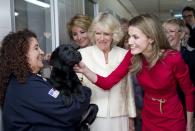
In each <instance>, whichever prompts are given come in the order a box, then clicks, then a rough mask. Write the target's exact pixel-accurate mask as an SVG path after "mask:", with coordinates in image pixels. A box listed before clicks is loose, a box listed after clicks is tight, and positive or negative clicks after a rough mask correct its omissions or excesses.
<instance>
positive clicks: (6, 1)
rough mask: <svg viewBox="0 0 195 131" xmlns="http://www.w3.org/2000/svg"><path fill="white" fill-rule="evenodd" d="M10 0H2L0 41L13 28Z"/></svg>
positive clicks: (0, 5) (0, 0)
mask: <svg viewBox="0 0 195 131" xmlns="http://www.w3.org/2000/svg"><path fill="white" fill-rule="evenodd" d="M10 10H11V9H10V0H0V41H1V40H2V38H3V37H4V36H5V35H6V34H7V33H9V32H10V31H11V30H12V29H11V11H10Z"/></svg>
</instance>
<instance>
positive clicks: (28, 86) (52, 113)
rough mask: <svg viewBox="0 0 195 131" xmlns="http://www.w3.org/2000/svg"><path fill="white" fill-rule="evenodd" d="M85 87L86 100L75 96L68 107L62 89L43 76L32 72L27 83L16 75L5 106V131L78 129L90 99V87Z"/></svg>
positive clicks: (64, 130) (65, 130) (61, 130)
mask: <svg viewBox="0 0 195 131" xmlns="http://www.w3.org/2000/svg"><path fill="white" fill-rule="evenodd" d="M83 89H84V92H85V95H86V100H85V102H83V103H80V102H78V101H77V100H76V99H74V101H73V103H72V105H71V106H69V107H65V106H64V103H63V98H62V97H60V95H59V96H58V95H57V94H58V91H53V87H52V85H50V84H49V83H48V82H47V81H45V80H44V79H43V78H42V77H40V76H37V75H30V76H29V77H28V79H27V81H26V83H25V84H20V83H18V81H17V80H16V78H15V77H12V78H11V79H10V82H9V85H8V88H7V91H6V96H5V103H4V106H3V123H4V131H75V127H76V125H77V124H78V123H79V121H80V120H81V116H82V114H83V113H84V112H85V111H86V110H87V108H88V106H89V102H90V96H91V91H90V89H89V88H87V87H83ZM52 91H53V92H52ZM49 92H50V93H49ZM55 97H56V98H55Z"/></svg>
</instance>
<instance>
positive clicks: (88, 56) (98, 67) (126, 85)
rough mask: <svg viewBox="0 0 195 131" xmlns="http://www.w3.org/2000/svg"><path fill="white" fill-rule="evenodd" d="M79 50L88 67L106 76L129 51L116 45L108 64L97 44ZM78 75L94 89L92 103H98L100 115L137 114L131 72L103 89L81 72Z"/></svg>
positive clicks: (110, 54)
mask: <svg viewBox="0 0 195 131" xmlns="http://www.w3.org/2000/svg"><path fill="white" fill-rule="evenodd" d="M79 51H80V53H81V55H82V61H83V62H84V63H85V64H86V65H87V66H88V68H89V69H91V70H92V71H94V72H95V73H97V74H99V75H101V76H105V77H106V76H108V75H109V74H110V73H111V72H112V71H113V70H114V69H115V68H116V67H117V66H118V65H119V64H120V63H121V61H122V60H123V58H124V56H125V55H126V53H127V50H125V49H122V48H119V47H116V46H114V47H113V48H112V50H111V51H110V52H109V55H108V64H106V63H105V58H104V54H103V52H102V51H101V50H100V49H99V48H98V47H97V46H96V45H94V46H90V47H86V48H84V49H80V50H79ZM78 76H79V78H80V79H81V77H82V82H83V85H86V86H88V87H89V88H91V90H92V97H91V103H95V104H97V105H98V107H99V111H98V115H97V116H98V117H117V116H129V117H135V116H136V111H135V102H134V93H133V88H132V82H131V78H130V74H128V75H127V76H125V77H124V78H123V79H122V80H121V81H120V82H118V83H117V84H116V85H114V86H113V87H112V88H111V89H110V90H103V89H101V88H100V87H98V86H96V85H95V84H93V83H91V82H90V81H89V80H88V79H87V78H86V77H84V76H83V75H81V74H78Z"/></svg>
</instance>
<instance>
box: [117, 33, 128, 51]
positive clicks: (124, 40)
mask: <svg viewBox="0 0 195 131" xmlns="http://www.w3.org/2000/svg"><path fill="white" fill-rule="evenodd" d="M128 39H129V34H128V33H126V34H125V35H124V36H123V38H122V39H121V41H120V42H119V43H118V44H117V46H119V47H121V48H124V49H127V50H128V49H129V44H128Z"/></svg>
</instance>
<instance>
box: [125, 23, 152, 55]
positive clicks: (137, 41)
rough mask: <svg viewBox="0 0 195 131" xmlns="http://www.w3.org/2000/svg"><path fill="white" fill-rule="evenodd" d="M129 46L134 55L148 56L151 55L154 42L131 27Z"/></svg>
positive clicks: (137, 29)
mask: <svg viewBox="0 0 195 131" xmlns="http://www.w3.org/2000/svg"><path fill="white" fill-rule="evenodd" d="M128 41H129V45H130V50H131V53H132V54H133V55H137V54H140V53H142V54H143V55H144V56H148V55H149V54H150V53H151V50H152V46H151V44H152V43H153V40H152V39H150V38H148V37H147V36H146V35H145V34H144V33H143V32H142V31H141V30H140V29H139V28H137V27H135V26H130V27H129V40H128Z"/></svg>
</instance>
